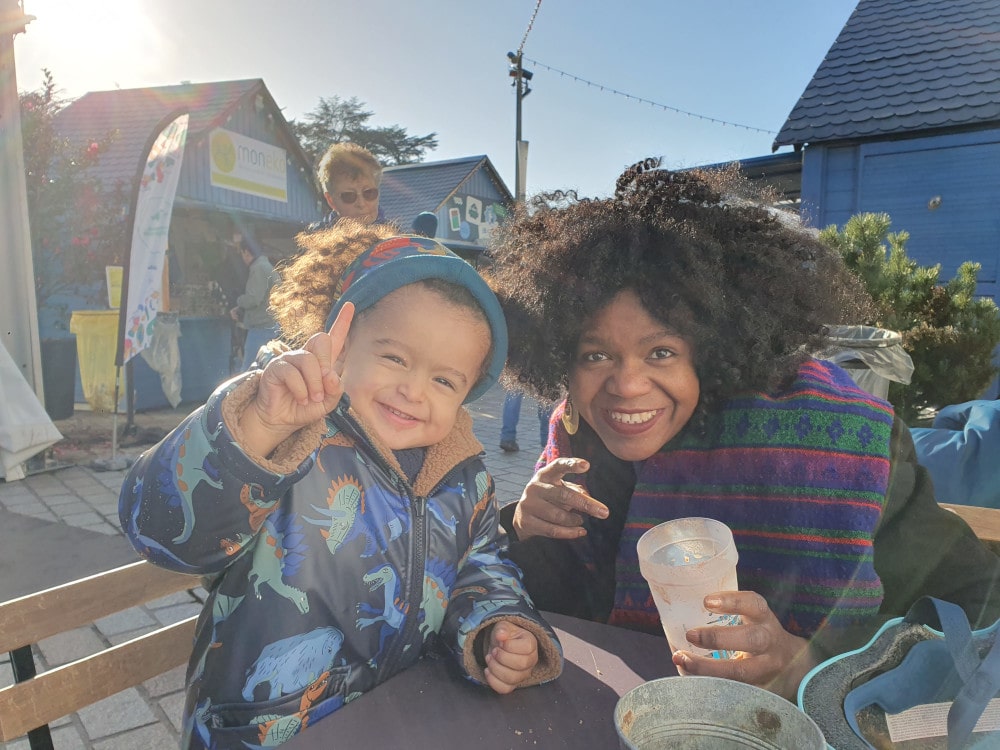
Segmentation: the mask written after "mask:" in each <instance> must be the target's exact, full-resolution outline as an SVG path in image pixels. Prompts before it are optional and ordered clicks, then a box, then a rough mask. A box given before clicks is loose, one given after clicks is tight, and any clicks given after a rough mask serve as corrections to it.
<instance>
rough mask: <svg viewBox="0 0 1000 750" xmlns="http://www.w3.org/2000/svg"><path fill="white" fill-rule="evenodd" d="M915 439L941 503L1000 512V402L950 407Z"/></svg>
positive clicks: (915, 431) (916, 429)
mask: <svg viewBox="0 0 1000 750" xmlns="http://www.w3.org/2000/svg"><path fill="white" fill-rule="evenodd" d="M910 434H912V435H913V444H914V445H915V446H916V449H917V460H918V461H919V462H920V463H921V464H922V465H923V466H925V467H926V468H927V470H928V471H929V472H930V474H931V478H932V479H933V480H934V489H935V491H936V494H937V498H938V500H939V501H940V502H942V503H957V504H958V505H975V506H979V507H981V508H1000V462H998V461H997V457H998V456H1000V401H996V400H987V399H978V400H974V401H966V402H964V403H961V404H952V405H950V406H946V407H944V408H943V409H941V411H939V412H938V413H937V415H936V416H935V417H934V423H933V425H932V426H931V427H911V428H910Z"/></svg>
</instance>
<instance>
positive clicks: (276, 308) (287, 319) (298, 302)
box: [270, 219, 401, 347]
mask: <svg viewBox="0 0 1000 750" xmlns="http://www.w3.org/2000/svg"><path fill="white" fill-rule="evenodd" d="M399 234H401V232H400V231H399V227H397V226H395V225H393V224H389V223H376V224H360V223H358V222H356V221H351V220H350V219H341V220H340V221H338V222H337V223H336V224H334V225H333V226H332V227H329V228H328V229H323V230H321V231H318V232H303V233H301V234H299V235H297V236H296V238H295V241H296V243H297V244H298V246H299V250H300V252H299V253H298V254H297V255H295V256H294V257H292V258H291V259H290V260H289V261H287V262H286V263H283V264H282V265H281V266H279V268H278V272H279V274H280V276H281V281H279V282H278V283H277V284H276V285H275V286H274V288H273V289H272V290H271V298H270V308H271V312H272V313H273V314H274V317H275V320H277V322H278V325H280V326H281V338H282V340H283V341H284V342H286V343H287V344H290V345H291V346H293V347H296V346H302V345H304V344H305V343H306V341H307V340H308V339H309V337H310V336H312V335H313V334H314V333H318V332H319V331H323V330H326V328H325V327H326V319H327V316H329V314H330V311H331V310H332V309H333V303H334V294H335V292H336V289H337V282H338V281H340V277H341V275H342V274H343V272H344V269H346V268H347V266H348V265H350V263H351V261H353V260H354V259H355V258H357V257H358V256H359V255H361V254H362V253H363V252H365V251H366V250H368V249H369V248H370V247H371V246H372V245H374V244H375V243H376V242H379V241H381V240H385V239H388V238H389V237H395V236H397V235H399Z"/></svg>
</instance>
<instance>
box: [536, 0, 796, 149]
mask: <svg viewBox="0 0 1000 750" xmlns="http://www.w3.org/2000/svg"><path fill="white" fill-rule="evenodd" d="M538 4H539V5H541V0H539V3H538ZM537 11H538V9H537V8H536V9H535V12H536V13H537ZM531 20H532V21H534V20H535V17H534V16H532V17H531ZM528 30H529V31H530V30H531V24H530V23H529V24H528ZM524 36H525V38H527V36H528V34H527V32H525V34H524ZM521 45H522V46H523V45H524V41H523V40H522V42H521ZM524 59H525V60H527V61H528V62H530V63H532V64H533V65H537V66H539V67H541V68H545V69H546V70H551V71H552V72H553V73H558V74H559V75H560V76H563V77H566V78H572V79H573V80H574V81H577V82H578V83H585V84H587V86H590V87H592V88H595V89H600V90H601V91H606V92H607V93H609V94H614V95H616V96H623V97H625V98H626V99H631V100H632V101H636V102H639V103H640V104H648V105H650V106H651V107H659V108H660V109H662V110H666V111H668V112H676V113H677V114H680V115H687V116H688V117H695V118H697V119H699V120H705V121H707V122H714V123H716V124H718V125H729V126H731V127H734V128H742V129H743V130H750V131H752V132H755V133H766V134H767V135H777V134H778V133H777V131H775V130H766V129H765V128H755V127H753V126H752V125H743V124H742V123H738V122H730V121H729V120H720V119H719V118H717V117H709V116H708V115H700V114H698V113H697V112H689V111H687V110H686V109H681V108H680V107H671V106H670V105H669V104H660V103H659V102H654V101H652V100H650V99H643V98H642V97H641V96H636V95H635V94H629V93H627V92H625V91H619V90H618V89H616V88H612V87H611V86H605V85H604V84H601V83H594V82H593V81H588V80H587V79H586V78H581V77H580V76H577V75H573V74H572V73H567V72H566V71H565V70H559V68H553V67H552V66H551V65H546V64H545V63H543V62H539V61H538V60H532V59H530V58H527V57H526V58H524Z"/></svg>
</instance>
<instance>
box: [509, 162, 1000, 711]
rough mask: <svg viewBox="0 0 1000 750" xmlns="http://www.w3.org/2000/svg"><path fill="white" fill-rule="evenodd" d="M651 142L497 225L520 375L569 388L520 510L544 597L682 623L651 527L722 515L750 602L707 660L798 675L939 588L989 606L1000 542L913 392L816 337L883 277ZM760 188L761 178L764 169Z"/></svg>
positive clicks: (579, 608)
mask: <svg viewBox="0 0 1000 750" xmlns="http://www.w3.org/2000/svg"><path fill="white" fill-rule="evenodd" d="M656 167H658V162H656V161H653V160H647V161H646V162H643V163H641V164H638V165H636V166H634V167H632V168H631V169H630V170H628V171H627V172H626V173H625V174H623V175H622V177H621V178H619V180H618V184H617V187H616V191H615V195H614V197H612V198H608V199H601V200H579V199H577V198H576V196H575V195H574V194H572V193H570V194H563V193H557V194H552V195H549V196H543V197H541V198H540V199H536V201H535V205H534V206H533V210H532V211H530V212H522V213H520V214H518V215H517V217H516V218H515V220H514V221H512V222H510V223H509V224H508V225H506V226H505V227H504V228H503V229H502V232H501V234H500V235H499V237H498V238H497V241H496V244H495V246H494V248H493V254H494V272H493V273H494V278H493V285H494V288H495V289H496V291H497V293H498V295H499V296H500V298H501V301H502V302H503V304H504V306H505V312H506V313H507V316H508V322H509V325H510V331H511V336H510V340H511V349H510V356H509V359H508V372H507V379H508V385H513V384H514V383H521V384H524V387H526V388H527V389H529V390H530V391H532V392H533V393H534V394H535V395H536V396H538V397H542V398H549V399H557V398H559V397H561V396H562V395H563V394H565V395H566V400H565V401H563V402H562V403H561V404H559V405H558V406H557V407H556V409H555V412H554V413H553V418H552V422H551V425H550V435H549V441H548V445H547V446H546V448H545V451H544V452H543V454H542V457H541V459H540V460H539V465H538V467H537V468H538V470H537V473H536V474H535V476H534V478H533V479H532V480H531V482H530V483H529V484H528V486H527V488H526V489H525V491H524V493H523V495H522V497H521V499H520V500H519V501H518V502H517V503H516V504H514V505H512V506H508V507H507V508H506V509H504V512H503V513H502V520H503V522H504V526H505V527H506V528H507V530H508V532H509V533H510V535H511V538H512V549H511V554H512V556H513V557H514V558H515V560H516V561H517V562H518V563H519V564H520V565H521V567H522V568H523V569H524V573H525V583H526V585H527V587H528V590H529V592H530V593H531V594H532V597H533V598H534V599H535V602H536V604H537V605H538V607H539V608H540V609H543V610H554V611H559V612H564V613H567V614H571V615H575V616H579V617H586V618H590V619H595V620H600V621H607V622H611V623H613V624H619V625H625V626H629V627H635V628H640V629H644V630H649V631H650V632H658V631H659V630H660V626H659V618H658V616H657V613H656V609H655V605H654V604H653V602H652V598H651V596H650V593H649V589H648V586H646V584H645V582H644V581H643V579H642V578H641V576H640V574H639V571H638V564H637V560H636V555H635V543H636V541H637V540H638V538H639V537H640V536H641V535H642V533H643V532H644V531H645V530H646V529H648V528H650V527H651V526H653V525H655V524H657V523H660V522H662V521H666V520H669V519H671V518H677V517H682V516H710V517H714V518H718V519H719V520H721V521H723V522H725V523H727V524H728V525H729V526H730V527H731V528H732V529H733V532H734V537H735V540H736V545H737V550H738V552H739V555H740V560H739V565H738V569H737V570H738V576H739V582H740V588H741V590H740V591H739V592H720V593H718V594H715V595H712V596H709V597H708V598H707V599H706V602H705V604H706V607H707V608H708V609H709V610H711V611H713V612H718V613H730V614H737V615H739V616H740V618H741V619H742V624H741V625H737V626H731V627H706V628H698V629H694V630H691V631H689V632H688V634H687V638H688V640H689V641H690V642H691V643H692V644H695V645H698V646H701V647H704V648H708V649H727V650H733V651H742V652H744V657H745V658H742V659H738V660H712V659H710V658H705V657H700V656H695V655H693V654H691V653H688V652H685V651H678V652H677V653H676V654H675V655H674V663H675V664H676V665H677V666H678V667H679V668H681V669H683V670H684V671H685V672H687V673H689V674H700V675H714V676H721V677H729V678H733V679H737V680H741V681H744V682H749V683H752V684H756V685H761V686H765V687H768V688H769V689H771V690H773V691H775V692H777V693H779V694H781V695H784V696H786V697H789V698H791V697H793V696H794V694H795V690H796V688H797V686H798V683H799V681H800V680H801V678H802V677H803V676H804V675H805V673H806V672H807V671H808V670H809V669H810V668H811V667H812V666H813V665H815V664H816V663H818V662H819V661H821V660H823V659H825V658H826V657H827V656H829V655H832V654H833V653H839V652H841V651H844V650H846V649H849V648H854V647H857V646H860V645H862V644H863V643H865V642H866V640H867V638H868V637H869V636H870V635H871V634H872V633H873V632H874V630H875V629H876V627H877V625H878V624H879V623H881V622H883V621H884V620H885V619H887V618H888V617H890V616H896V615H900V614H904V613H905V611H906V609H907V608H908V606H909V604H910V603H911V602H912V601H913V600H914V599H916V598H917V597H918V596H920V595H922V594H931V595H934V596H938V597H940V598H942V599H947V600H950V601H955V602H957V603H959V604H961V605H962V606H963V607H964V608H965V609H966V611H967V613H968V614H969V617H970V620H972V621H974V622H976V623H982V622H985V621H988V620H993V619H995V618H996V617H997V615H998V613H1000V603H998V601H997V598H996V597H991V596H990V590H991V587H992V585H993V584H994V582H995V581H996V580H997V578H998V576H1000V559H998V558H997V557H996V556H995V555H993V554H992V553H990V552H989V551H988V550H986V549H985V547H983V546H982V545H981V544H980V543H979V541H978V540H977V539H976V538H975V535H974V534H973V533H972V531H971V530H970V529H969V528H968V527H967V526H966V525H965V524H964V523H963V522H962V521H961V520H959V519H958V518H957V517H956V516H954V515H953V514H950V513H947V512H946V511H943V510H941V509H940V508H939V507H938V506H937V504H936V503H935V501H934V496H933V489H932V487H931V484H930V481H929V479H928V477H927V474H926V472H925V471H924V470H923V469H922V468H921V467H919V466H918V465H917V463H916V460H915V455H914V451H913V444H912V441H911V440H910V437H909V433H908V430H907V428H906V426H905V425H904V424H902V423H901V422H899V421H898V420H897V419H895V418H894V416H893V413H892V408H891V406H889V404H887V403H885V402H884V401H881V400H880V399H878V398H875V397H874V396H872V395H870V394H868V393H866V392H865V391H863V390H861V389H860V388H858V387H857V386H856V385H855V384H854V382H853V381H852V380H851V379H850V377H849V376H848V375H847V374H846V373H845V372H844V371H843V370H841V369H840V368H838V367H837V366H835V365H833V364H830V363H826V362H821V361H818V360H813V359H811V358H810V357H809V356H808V354H807V352H808V351H815V350H817V349H819V348H821V347H822V345H823V344H824V324H830V323H847V322H857V321H858V320H859V319H861V317H862V316H863V314H864V312H865V311H866V309H867V308H866V303H867V302H868V299H867V296H866V295H865V294H864V292H863V291H862V290H861V289H860V286H859V283H858V282H857V280H856V279H855V278H854V277H853V276H852V275H851V274H850V273H849V272H847V271H846V269H845V267H844V265H843V264H842V263H841V261H840V258H839V257H837V256H836V255H835V254H834V253H832V252H831V251H829V250H828V249H827V248H825V246H823V245H822V244H820V243H819V242H817V241H816V240H815V239H814V238H813V236H812V235H811V234H809V233H808V232H806V231H805V230H803V229H801V228H800V227H798V225H797V223H796V222H795V221H794V220H787V219H783V218H782V216H781V214H779V213H778V212H776V211H773V210H771V209H768V208H765V207H763V206H762V204H760V203H754V202H752V201H749V200H746V199H743V198H738V197H736V195H735V193H736V192H739V191H737V190H735V188H737V187H739V186H737V185H736V183H737V181H738V178H737V174H736V173H735V172H734V171H730V172H727V173H715V174H701V173H692V172H687V173H671V172H668V171H665V170H659V169H656ZM743 192H744V193H745V192H746V191H745V189H744V190H743Z"/></svg>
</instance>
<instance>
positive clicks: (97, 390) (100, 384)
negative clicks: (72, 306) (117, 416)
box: [69, 310, 118, 412]
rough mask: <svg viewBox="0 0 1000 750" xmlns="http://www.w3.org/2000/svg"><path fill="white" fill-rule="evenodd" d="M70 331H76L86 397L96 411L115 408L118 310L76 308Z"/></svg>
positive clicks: (81, 378)
mask: <svg viewBox="0 0 1000 750" xmlns="http://www.w3.org/2000/svg"><path fill="white" fill-rule="evenodd" d="M69 330H70V332H71V333H75V334H76V354H77V359H78V361H79V363H80V382H81V383H82V385H83V396H84V398H86V399H87V403H88V404H90V408H91V409H93V410H94V411H104V412H110V411H113V410H114V406H115V354H117V352H118V311H117V310H74V311H73V314H72V315H71V316H70V319H69Z"/></svg>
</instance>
